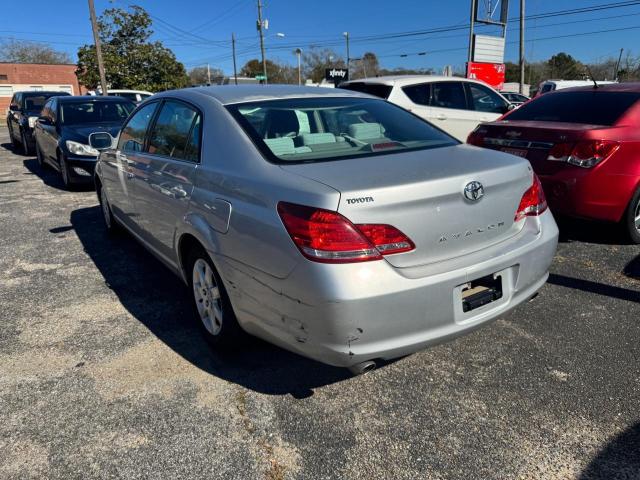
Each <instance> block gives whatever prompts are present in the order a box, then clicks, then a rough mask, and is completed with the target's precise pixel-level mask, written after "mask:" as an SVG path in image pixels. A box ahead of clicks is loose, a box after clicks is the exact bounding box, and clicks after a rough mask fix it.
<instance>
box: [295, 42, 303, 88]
mask: <svg viewBox="0 0 640 480" xmlns="http://www.w3.org/2000/svg"><path fill="white" fill-rule="evenodd" d="M301 53H302V49H301V48H296V57H298V85H302V68H301V66H300V54H301Z"/></svg>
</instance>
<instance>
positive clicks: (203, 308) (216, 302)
mask: <svg viewBox="0 0 640 480" xmlns="http://www.w3.org/2000/svg"><path fill="white" fill-rule="evenodd" d="M187 268H188V270H187V272H189V274H190V275H189V286H190V287H191V292H192V298H193V307H194V311H195V315H196V318H197V319H198V320H199V325H200V327H201V328H202V332H203V334H204V336H205V338H206V339H207V342H208V343H209V344H210V345H212V346H215V347H216V348H220V347H222V348H225V347H231V346H233V345H237V344H238V341H239V340H240V339H241V337H242V333H243V332H242V329H241V328H240V325H239V324H238V321H237V320H236V316H235V314H234V312H233V308H232V307H231V302H230V301H229V297H228V295H227V292H226V290H225V288H224V285H223V284H222V280H221V279H220V276H219V275H218V272H216V270H215V268H214V267H213V263H212V262H211V258H210V257H209V255H208V254H207V253H206V252H205V251H204V249H202V248H197V249H195V250H194V251H192V252H191V254H190V255H189V261H188V264H187Z"/></svg>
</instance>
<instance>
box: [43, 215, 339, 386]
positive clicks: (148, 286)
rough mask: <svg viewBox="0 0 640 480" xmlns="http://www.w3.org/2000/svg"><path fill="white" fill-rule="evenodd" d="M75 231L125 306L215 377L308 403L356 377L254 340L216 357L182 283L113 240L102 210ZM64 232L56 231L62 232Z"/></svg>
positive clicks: (74, 218)
mask: <svg viewBox="0 0 640 480" xmlns="http://www.w3.org/2000/svg"><path fill="white" fill-rule="evenodd" d="M71 225H72V227H73V229H74V230H75V231H76V234H77V235H78V238H79V239H80V241H81V242H82V245H83V247H84V249H85V251H86V252H87V254H88V255H89V256H90V257H91V260H92V261H93V262H94V263H95V265H96V267H97V268H98V270H99V271H100V273H101V274H102V276H103V277H104V279H105V282H106V283H107V285H108V286H109V288H111V290H113V292H115V294H116V295H117V296H118V299H119V300H120V302H121V303H122V305H123V306H124V307H125V308H126V309H127V310H128V311H129V312H130V313H131V314H132V315H133V316H134V317H135V318H137V319H138V320H139V321H140V322H142V323H143V324H144V325H145V326H146V327H147V328H148V329H149V330H150V331H151V332H152V333H153V334H154V335H156V336H157V337H158V338H159V339H160V340H162V341H163V342H165V344H167V345H168V346H169V347H170V348H171V349H172V350H174V351H175V352H176V353H178V354H179V355H181V356H182V357H183V358H185V359H186V360H188V361H189V362H191V363H192V364H193V365H194V366H196V367H197V368H200V369H202V370H204V371H206V372H208V373H210V374H212V375H216V376H217V377H220V378H223V379H225V380H227V381H230V382H234V383H237V384H239V385H242V386H244V387H246V388H249V389H251V390H255V391H257V392H260V393H266V394H273V395H281V394H291V395H293V396H294V397H296V398H304V397H308V396H310V395H312V394H313V392H312V389H313V388H316V387H320V386H323V385H327V384H331V383H335V382H338V381H341V380H344V379H346V378H349V377H350V376H351V375H350V373H349V372H348V370H346V369H343V368H337V367H331V366H328V365H324V364H321V363H318V362H315V361H313V360H309V359H306V358H304V357H301V356H299V355H296V354H293V353H290V352H287V351H286V350H282V349H280V348H278V347H275V346H273V345H270V344H268V343H266V342H263V341H260V340H258V339H255V338H250V339H248V340H247V344H246V345H243V348H241V349H239V350H238V351H233V352H219V351H213V350H212V349H211V348H209V346H208V344H207V343H206V342H205V340H204V339H203V338H202V335H201V334H200V331H199V328H198V325H197V323H196V320H195V319H194V317H193V314H192V312H191V306H190V300H191V299H190V295H189V294H188V291H187V288H186V287H185V286H184V284H183V283H182V281H181V280H180V279H178V277H176V276H175V275H174V274H173V273H171V272H170V271H169V270H168V269H166V268H165V267H164V265H162V264H161V263H160V262H159V261H158V260H156V259H155V257H153V256H152V255H151V254H150V253H148V252H147V251H146V250H145V249H144V248H143V247H142V246H141V245H140V244H138V242H136V240H134V239H133V238H132V237H131V236H130V235H128V234H126V233H120V234H116V235H112V236H110V235H108V234H107V232H106V231H105V229H104V226H103V224H102V217H101V211H100V207H99V206H95V207H88V208H80V209H77V210H74V211H73V212H71ZM64 228H65V226H60V227H56V228H54V229H52V231H53V230H55V231H62V230H64Z"/></svg>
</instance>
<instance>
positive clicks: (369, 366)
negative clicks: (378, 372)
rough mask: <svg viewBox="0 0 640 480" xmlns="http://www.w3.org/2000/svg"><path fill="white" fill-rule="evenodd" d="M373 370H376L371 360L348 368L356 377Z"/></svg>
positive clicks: (374, 363)
mask: <svg viewBox="0 0 640 480" xmlns="http://www.w3.org/2000/svg"><path fill="white" fill-rule="evenodd" d="M375 369H376V362H374V361H373V360H367V361H366V362H360V363H356V364H355V365H351V366H350V367H349V371H350V372H351V373H352V374H353V375H356V376H357V375H364V374H365V373H367V372H370V371H372V370H375Z"/></svg>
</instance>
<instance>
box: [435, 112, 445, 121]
mask: <svg viewBox="0 0 640 480" xmlns="http://www.w3.org/2000/svg"><path fill="white" fill-rule="evenodd" d="M436 118H437V119H438V120H446V119H447V116H446V115H445V114H444V113H439V114H438V116H437V117H436Z"/></svg>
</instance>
